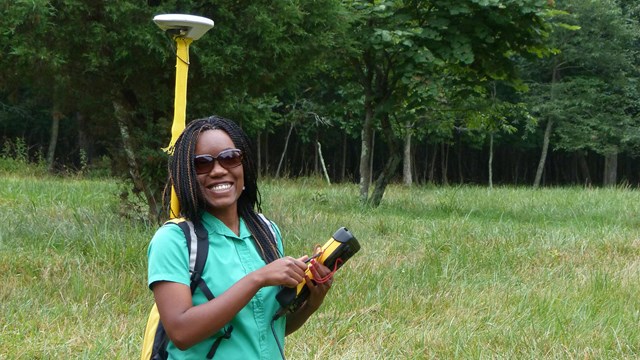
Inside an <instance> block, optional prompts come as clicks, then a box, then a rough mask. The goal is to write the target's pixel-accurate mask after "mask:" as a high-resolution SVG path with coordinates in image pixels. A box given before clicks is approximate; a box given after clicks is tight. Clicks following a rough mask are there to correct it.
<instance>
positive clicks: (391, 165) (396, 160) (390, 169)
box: [368, 153, 402, 207]
mask: <svg viewBox="0 0 640 360" xmlns="http://www.w3.org/2000/svg"><path fill="white" fill-rule="evenodd" d="M401 161H402V157H401V156H400V155H399V154H395V153H392V154H391V155H390V156H389V159H388V160H387V163H386V164H385V166H384V168H383V169H382V173H380V175H379V176H378V179H377V180H376V184H375V185H376V186H375V188H374V189H373V193H372V194H371V198H370V199H369V202H368V203H369V204H370V205H372V206H373V207H378V206H379V205H380V202H382V197H383V195H384V191H385V189H386V188H387V185H388V184H389V182H390V181H391V180H392V179H393V176H394V175H395V173H396V170H398V166H399V165H400V162H401Z"/></svg>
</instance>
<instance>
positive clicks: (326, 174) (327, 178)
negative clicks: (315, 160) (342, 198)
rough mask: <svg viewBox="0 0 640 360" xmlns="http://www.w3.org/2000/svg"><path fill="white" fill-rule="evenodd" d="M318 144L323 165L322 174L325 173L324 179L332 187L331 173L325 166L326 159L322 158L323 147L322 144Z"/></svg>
mask: <svg viewBox="0 0 640 360" xmlns="http://www.w3.org/2000/svg"><path fill="white" fill-rule="evenodd" d="M317 144H318V156H319V157H320V163H321V164H322V172H323V173H324V178H325V179H326V180H327V184H329V185H331V180H329V173H328V172H327V166H326V165H325V164H324V157H322V146H321V145H320V142H319V141H318V142H317Z"/></svg>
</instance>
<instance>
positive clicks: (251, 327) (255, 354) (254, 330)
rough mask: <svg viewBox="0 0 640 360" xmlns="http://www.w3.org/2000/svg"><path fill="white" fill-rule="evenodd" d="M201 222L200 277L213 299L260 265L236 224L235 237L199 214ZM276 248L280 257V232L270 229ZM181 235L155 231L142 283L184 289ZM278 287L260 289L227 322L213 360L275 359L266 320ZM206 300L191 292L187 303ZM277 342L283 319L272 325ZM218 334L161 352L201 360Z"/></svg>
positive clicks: (186, 270) (274, 308) (184, 257)
mask: <svg viewBox="0 0 640 360" xmlns="http://www.w3.org/2000/svg"><path fill="white" fill-rule="evenodd" d="M202 220H203V223H204V226H205V228H206V229H207V231H208V233H209V256H208V257H207V262H206V264H205V267H204V274H203V276H202V278H203V279H204V281H205V282H206V284H207V286H208V287H209V289H210V290H211V292H212V293H213V294H214V295H215V296H219V295H220V294H222V293H223V292H224V291H225V290H227V289H228V288H229V287H231V286H232V285H233V284H235V283H236V282H237V281H238V280H240V279H241V278H242V277H244V276H246V275H247V274H249V273H250V272H252V271H255V270H257V269H259V268H261V267H263V266H265V262H264V261H263V260H262V258H261V257H260V255H259V253H258V251H257V249H256V245H255V243H254V241H253V237H252V236H251V233H250V232H249V230H248V229H247V227H246V225H245V223H244V220H242V219H240V234H239V235H236V234H234V233H233V232H232V231H231V230H230V229H229V228H227V227H226V226H225V225H224V224H223V223H222V222H221V221H220V220H218V219H217V218H216V217H214V216H212V215H211V214H209V213H205V214H204V215H203V218H202ZM273 228H274V230H275V232H276V234H277V236H276V237H277V239H278V248H279V249H280V253H282V238H281V235H280V230H279V229H278V227H277V226H276V225H275V224H273ZM188 255H189V254H188V249H187V245H186V241H185V237H184V234H183V233H182V230H180V228H179V227H178V226H175V225H173V224H167V225H164V226H162V227H160V228H159V229H158V231H157V232H156V234H155V235H154V236H153V239H152V240H151V243H150V245H149V252H148V257H149V267H148V284H149V286H151V284H153V283H154V282H156V281H172V282H177V283H181V284H185V285H187V286H189V283H190V279H189V259H188ZM278 291H279V287H276V286H270V287H265V288H262V289H260V291H258V293H257V294H256V295H255V296H254V297H253V298H252V299H251V301H250V302H249V304H247V305H246V306H245V307H244V308H242V310H240V312H239V313H238V314H237V315H236V316H235V317H234V318H233V320H232V321H231V325H233V332H232V333H231V338H229V339H225V340H222V342H221V343H220V346H219V347H218V350H217V351H216V354H215V356H214V359H242V360H251V359H278V358H280V351H279V350H278V345H277V344H276V340H275V338H274V335H273V333H272V331H271V319H272V318H273V315H274V314H275V313H276V312H277V311H278V309H279V304H278V302H277V301H276V294H277V293H278ZM206 301H207V298H206V297H205V296H204V294H203V293H202V292H201V291H200V289H196V292H195V294H194V295H193V304H194V305H199V304H202V303H204V302H206ZM274 328H275V331H276V334H277V336H278V341H279V342H280V344H282V346H284V332H285V319H284V317H282V318H280V319H278V320H277V321H276V323H275V324H274ZM220 335H222V330H221V331H220V332H219V333H217V334H215V335H214V336H212V337H210V338H209V339H207V340H205V341H202V342H200V343H198V344H196V345H194V346H192V347H191V348H189V349H187V350H185V351H181V350H180V349H178V348H177V347H175V345H174V344H173V342H170V343H169V345H168V347H167V350H168V352H169V359H204V358H205V356H206V354H207V353H208V352H209V350H210V349H211V345H212V344H213V342H214V341H215V339H216V338H217V337H219V336H220Z"/></svg>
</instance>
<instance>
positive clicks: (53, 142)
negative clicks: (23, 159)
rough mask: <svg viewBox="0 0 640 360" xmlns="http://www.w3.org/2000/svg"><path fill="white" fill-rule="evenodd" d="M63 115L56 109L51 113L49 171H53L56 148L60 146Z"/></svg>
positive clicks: (48, 154)
mask: <svg viewBox="0 0 640 360" xmlns="http://www.w3.org/2000/svg"><path fill="white" fill-rule="evenodd" d="M62 117H63V115H62V113H61V112H59V111H58V110H56V109H55V107H54V110H53V111H52V112H51V137H50V138H49V149H48V150H47V170H48V171H49V172H52V171H53V167H54V163H55V155H56V147H57V146H58V132H59V131H60V119H62Z"/></svg>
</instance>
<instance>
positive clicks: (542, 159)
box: [533, 119, 553, 189]
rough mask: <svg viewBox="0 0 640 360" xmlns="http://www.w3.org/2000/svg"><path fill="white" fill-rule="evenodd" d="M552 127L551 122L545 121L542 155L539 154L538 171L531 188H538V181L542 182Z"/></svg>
mask: <svg viewBox="0 0 640 360" xmlns="http://www.w3.org/2000/svg"><path fill="white" fill-rule="evenodd" d="M552 127H553V120H551V119H549V120H548V121H547V127H546V129H545V130H544V139H543V140H542V153H541V154H540V161H539V162H538V169H537V170H536V178H535V180H534V181H533V188H534V189H537V188H538V187H540V181H541V180H542V172H543V170H544V163H545V162H546V161H547V151H548V150H549V138H551V129H552Z"/></svg>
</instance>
